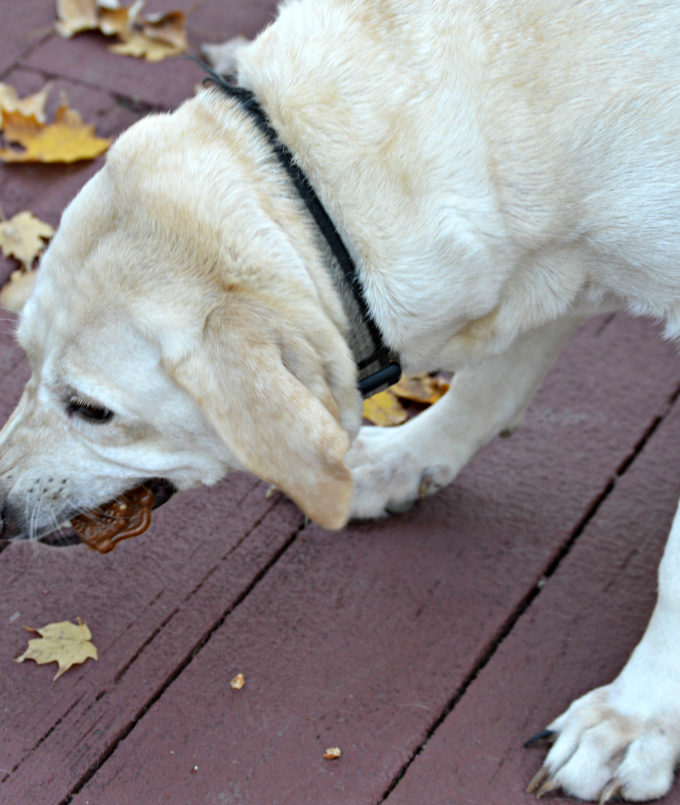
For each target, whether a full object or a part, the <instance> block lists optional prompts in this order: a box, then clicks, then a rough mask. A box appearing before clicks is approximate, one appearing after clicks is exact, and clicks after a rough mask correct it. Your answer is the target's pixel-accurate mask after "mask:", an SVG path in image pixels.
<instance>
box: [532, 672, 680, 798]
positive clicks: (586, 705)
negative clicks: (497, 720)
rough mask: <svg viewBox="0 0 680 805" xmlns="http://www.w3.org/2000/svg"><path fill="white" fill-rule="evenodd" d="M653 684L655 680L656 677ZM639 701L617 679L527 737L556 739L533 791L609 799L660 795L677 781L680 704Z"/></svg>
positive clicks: (679, 750)
mask: <svg viewBox="0 0 680 805" xmlns="http://www.w3.org/2000/svg"><path fill="white" fill-rule="evenodd" d="M650 685H652V686H653V685H654V682H653V681H650ZM651 699H655V700H656V702H655V704H654V705H652V704H651V701H647V697H645V696H644V694H643V695H642V696H641V697H638V698H637V701H630V696H626V695H623V694H622V691H621V690H620V689H619V688H617V685H616V683H612V684H611V685H606V686H605V687H601V688H597V689H596V690H593V691H591V692H590V693H588V694H586V695H585V696H582V697H581V698H580V699H577V700H576V701H575V702H573V704H572V705H571V706H570V707H569V709H568V710H567V711H566V712H564V713H563V714H562V715H561V716H560V717H559V718H557V719H556V720H555V721H554V722H553V723H552V724H551V725H550V726H549V727H548V729H547V730H545V731H544V732H542V733H539V734H538V735H537V736H535V737H534V738H532V739H530V740H529V741H527V745H530V744H532V743H535V742H537V741H538V740H541V739H543V740H548V741H554V744H553V746H552V748H551V750H550V752H549V753H548V756H547V758H546V760H545V763H544V765H543V767H542V768H541V770H540V771H539V772H538V774H536V776H535V777H534V779H533V780H532V781H531V783H530V785H529V788H528V791H529V792H530V793H532V792H534V793H536V796H537V797H541V796H542V795H543V794H545V793H547V792H548V791H553V790H557V789H561V790H562V791H563V792H564V793H566V794H571V795H572V796H576V797H580V798H581V799H586V800H594V801H596V802H599V803H605V802H609V801H611V800H613V799H614V798H622V799H626V800H630V801H634V802H644V801H647V800H650V799H656V798H657V797H662V796H663V795H664V794H666V793H667V792H668V791H669V789H670V787H671V785H672V783H673V771H674V768H675V765H676V763H677V761H678V757H679V756H680V721H679V720H678V719H679V716H680V713H679V712H678V709H677V708H674V707H663V706H660V701H659V699H658V697H657V696H651V697H650V700H651Z"/></svg>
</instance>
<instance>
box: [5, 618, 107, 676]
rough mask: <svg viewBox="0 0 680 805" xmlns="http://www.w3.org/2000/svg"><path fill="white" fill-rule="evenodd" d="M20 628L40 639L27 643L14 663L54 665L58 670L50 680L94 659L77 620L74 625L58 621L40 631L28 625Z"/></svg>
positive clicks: (87, 636)
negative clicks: (26, 661)
mask: <svg viewBox="0 0 680 805" xmlns="http://www.w3.org/2000/svg"><path fill="white" fill-rule="evenodd" d="M24 628H25V629H26V630H27V631H29V632H36V633H37V634H39V635H40V638H34V639H32V640H29V641H28V648H27V649H26V651H25V652H24V653H23V654H22V655H21V656H20V657H17V658H16V662H24V660H34V661H35V662H37V663H38V665H45V663H48V662H56V663H57V665H58V666H59V669H58V671H57V673H56V676H55V677H54V679H59V677H60V676H61V675H62V674H63V673H65V672H66V671H68V669H69V668H71V666H73V665H79V664H80V663H83V662H85V660H87V659H90V658H92V659H93V660H96V659H97V648H96V646H94V645H93V644H92V643H91V642H90V641H91V638H92V633H91V632H90V630H89V628H88V626H87V624H86V623H83V622H82V621H81V620H80V618H78V623H70V622H69V621H60V622H59V623H48V624H47V626H43V627H42V629H32V628H30V627H28V626H26V627H24ZM53 681H54V680H53Z"/></svg>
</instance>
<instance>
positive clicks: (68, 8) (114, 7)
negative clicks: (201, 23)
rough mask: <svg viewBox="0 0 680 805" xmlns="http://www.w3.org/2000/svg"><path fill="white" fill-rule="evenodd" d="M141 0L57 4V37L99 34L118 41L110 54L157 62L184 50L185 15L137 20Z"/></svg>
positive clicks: (64, 1)
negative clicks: (122, 2) (124, 2)
mask: <svg viewBox="0 0 680 805" xmlns="http://www.w3.org/2000/svg"><path fill="white" fill-rule="evenodd" d="M143 5H144V0H137V2H135V3H133V4H132V5H131V6H121V5H120V3H119V2H118V0H57V16H58V21H57V23H56V24H55V29H56V31H57V33H59V34H60V35H61V36H64V37H66V38H70V37H72V36H73V35H74V34H77V33H80V32H81V31H93V30H94V31H99V32H100V33H102V34H104V35H105V36H116V37H118V38H119V39H120V40H121V41H120V42H119V43H117V44H115V45H111V46H110V47H109V50H110V51H111V52H112V53H117V54H119V55H123V56H135V57H137V58H143V59H146V60H147V61H152V62H157V61H162V60H163V59H167V58H170V57H171V56H177V55H178V54H179V53H183V52H184V51H185V50H186V49H187V47H188V43H187V36H186V31H185V22H186V15H185V14H184V13H183V12H181V11H170V12H168V13H167V14H150V15H147V16H145V17H141V16H140V11H141V9H142V6H143Z"/></svg>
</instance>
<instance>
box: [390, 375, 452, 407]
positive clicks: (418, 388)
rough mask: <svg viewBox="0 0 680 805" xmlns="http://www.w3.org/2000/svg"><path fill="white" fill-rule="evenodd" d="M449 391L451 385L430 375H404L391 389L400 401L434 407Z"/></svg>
mask: <svg viewBox="0 0 680 805" xmlns="http://www.w3.org/2000/svg"><path fill="white" fill-rule="evenodd" d="M448 390H449V384H448V383H447V382H446V380H442V378H441V377H432V376H431V375H429V374H419V375H402V376H401V377H400V378H399V382H398V383H395V384H394V386H391V387H390V391H391V392H392V393H393V394H394V395H395V397H398V398H399V399H400V400H409V401H410V402H416V403H420V404H421V405H434V404H435V403H436V402H437V400H440V399H441V398H442V397H443V396H444V395H445V394H446V392H447V391H448Z"/></svg>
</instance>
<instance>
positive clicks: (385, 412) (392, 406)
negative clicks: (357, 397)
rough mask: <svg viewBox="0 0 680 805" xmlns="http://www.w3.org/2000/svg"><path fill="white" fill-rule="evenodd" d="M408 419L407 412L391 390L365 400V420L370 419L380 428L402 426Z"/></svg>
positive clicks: (380, 392)
mask: <svg viewBox="0 0 680 805" xmlns="http://www.w3.org/2000/svg"><path fill="white" fill-rule="evenodd" d="M407 418H408V415H407V414H406V411H405V410H404V408H403V407H402V405H401V403H400V402H399V400H398V399H397V398H396V397H395V396H394V394H392V392H391V391H390V389H387V391H379V392H378V393H377V394H374V395H373V396H372V397H369V398H368V399H367V400H364V419H368V421H369V422H372V423H373V424H374V425H379V426H380V427H388V426H390V425H401V423H402V422H405V421H406V419H407Z"/></svg>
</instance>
